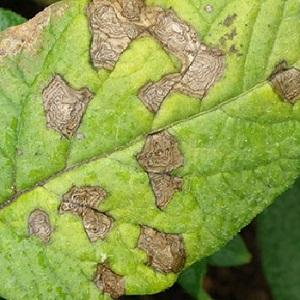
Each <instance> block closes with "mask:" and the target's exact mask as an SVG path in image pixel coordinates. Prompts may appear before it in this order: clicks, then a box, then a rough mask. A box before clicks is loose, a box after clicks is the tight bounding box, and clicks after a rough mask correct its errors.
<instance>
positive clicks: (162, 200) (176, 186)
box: [149, 173, 183, 209]
mask: <svg viewBox="0 0 300 300" xmlns="http://www.w3.org/2000/svg"><path fill="white" fill-rule="evenodd" d="M149 179H150V183H151V186H152V190H153V193H154V196H155V200H156V206H157V207H158V208H160V209H164V208H166V207H167V205H168V204H169V202H170V200H171V199H172V197H173V195H174V194H175V193H176V192H177V191H181V190H182V186H183V179H182V178H180V177H175V176H172V175H169V174H155V173H150V174H149Z"/></svg>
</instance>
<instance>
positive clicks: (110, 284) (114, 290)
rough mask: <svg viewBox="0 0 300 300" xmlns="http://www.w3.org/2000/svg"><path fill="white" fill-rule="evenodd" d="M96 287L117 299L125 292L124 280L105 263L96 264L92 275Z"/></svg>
mask: <svg viewBox="0 0 300 300" xmlns="http://www.w3.org/2000/svg"><path fill="white" fill-rule="evenodd" d="M94 282H95V284H96V286H97V288H98V289H99V290H100V291H101V292H103V293H106V294H109V295H110V296H111V297H112V298H114V299H117V298H119V297H121V296H123V295H124V294H125V280H124V278H123V277H122V276H120V275H117V274H116V273H114V272H113V271H112V270H111V269H109V268H108V267H107V266H106V265H105V264H98V266H97V272H96V274H95V277H94Z"/></svg>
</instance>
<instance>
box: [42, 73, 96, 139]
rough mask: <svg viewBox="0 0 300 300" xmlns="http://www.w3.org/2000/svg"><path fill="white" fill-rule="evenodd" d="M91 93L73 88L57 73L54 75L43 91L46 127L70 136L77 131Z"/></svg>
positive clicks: (67, 136)
mask: <svg viewBox="0 0 300 300" xmlns="http://www.w3.org/2000/svg"><path fill="white" fill-rule="evenodd" d="M92 96H93V95H92V93H91V92H90V91H89V90H88V89H87V88H84V89H81V90H75V89H73V88H71V87H70V86H69V84H68V83H67V82H65V81H64V80H63V78H62V77H61V76H59V75H55V76H54V78H53V79H52V80H51V82H50V83H49V85H48V86H47V87H46V88H45V89H44V91H43V101H44V110H45V114H46V120H47V127H48V128H52V129H54V130H56V131H57V132H59V133H60V134H62V135H63V136H65V137H66V138H70V137H71V136H73V135H74V133H75V132H76V131H77V129H78V127H79V125H80V122H81V119H82V117H83V114H84V112H85V110H86V107H87V105H88V103H89V102H90V100H91V98H92Z"/></svg>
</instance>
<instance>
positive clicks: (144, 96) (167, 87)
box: [139, 74, 181, 113]
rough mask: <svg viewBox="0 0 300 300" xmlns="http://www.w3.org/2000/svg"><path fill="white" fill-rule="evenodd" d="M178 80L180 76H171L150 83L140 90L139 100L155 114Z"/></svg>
mask: <svg viewBox="0 0 300 300" xmlns="http://www.w3.org/2000/svg"><path fill="white" fill-rule="evenodd" d="M180 79H181V75H180V74H172V75H168V76H165V77H163V78H162V80H160V81H158V82H151V83H149V84H147V85H146V86H144V87H143V88H142V89H141V90H140V93H139V98H140V99H141V101H142V102H143V103H144V105H145V106H146V107H147V109H148V110H149V111H150V112H153V113H156V112H158V110H159V109H160V106H161V104H162V103H163V101H164V100H165V98H166V97H167V96H168V95H169V93H170V91H171V90H172V89H173V87H174V85H175V84H176V83H177V82H179V81H180Z"/></svg>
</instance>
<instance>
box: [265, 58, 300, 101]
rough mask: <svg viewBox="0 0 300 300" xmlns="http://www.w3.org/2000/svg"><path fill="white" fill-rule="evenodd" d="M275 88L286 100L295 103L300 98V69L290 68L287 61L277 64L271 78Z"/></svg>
mask: <svg viewBox="0 0 300 300" xmlns="http://www.w3.org/2000/svg"><path fill="white" fill-rule="evenodd" d="M270 81H271V84H272V86H273V89H274V90H275V92H276V93H278V94H279V95H280V96H281V97H282V98H283V99H284V100H285V101H287V102H289V103H291V104H294V103H296V101H297V100H299V99H300V70H298V69H296V68H289V66H288V64H287V63H286V62H282V63H280V64H279V65H277V66H276V68H275V71H274V72H273V74H272V75H271V78H270Z"/></svg>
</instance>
